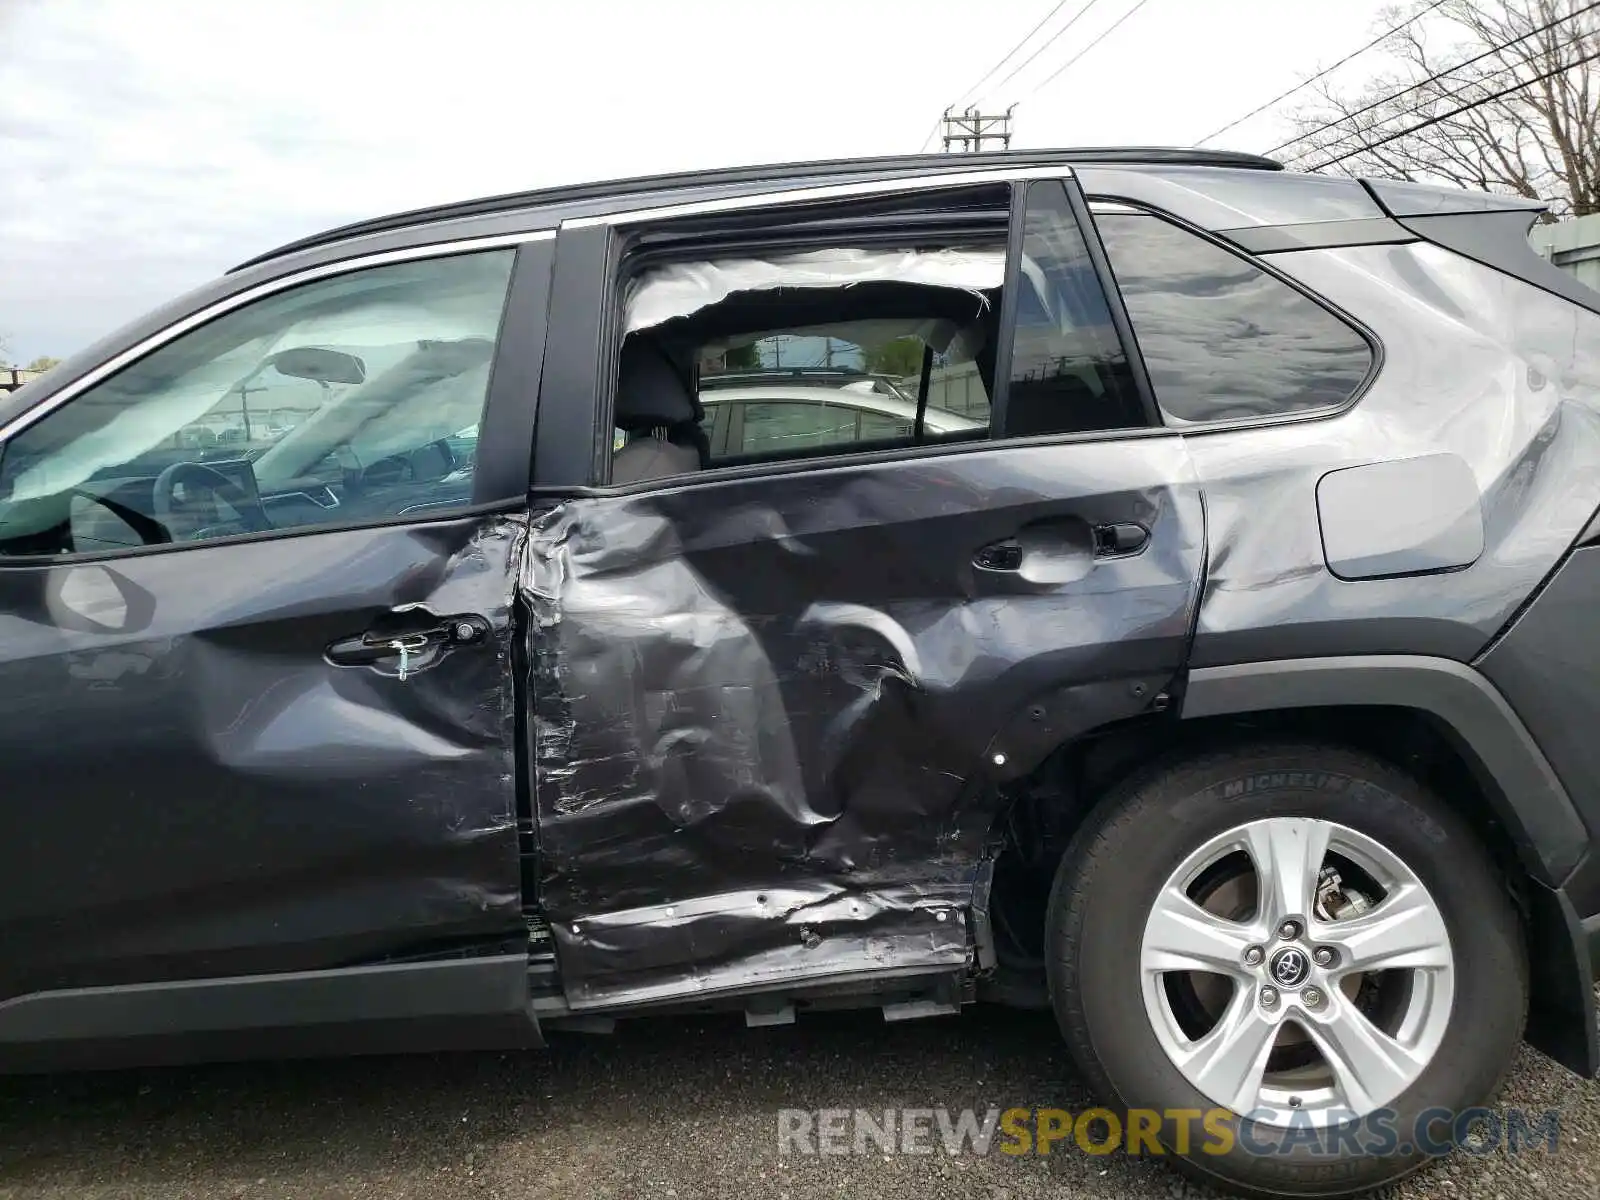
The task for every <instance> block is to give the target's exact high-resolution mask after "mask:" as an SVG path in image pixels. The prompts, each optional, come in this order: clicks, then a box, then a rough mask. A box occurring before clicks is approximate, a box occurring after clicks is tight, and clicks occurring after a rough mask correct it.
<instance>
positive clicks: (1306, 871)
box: [1245, 817, 1328, 929]
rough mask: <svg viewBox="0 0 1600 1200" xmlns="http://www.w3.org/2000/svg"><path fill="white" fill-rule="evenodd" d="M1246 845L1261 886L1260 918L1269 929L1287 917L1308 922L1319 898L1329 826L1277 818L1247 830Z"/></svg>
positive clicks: (1303, 819)
mask: <svg viewBox="0 0 1600 1200" xmlns="http://www.w3.org/2000/svg"><path fill="white" fill-rule="evenodd" d="M1245 841H1246V847H1247V849H1248V851H1249V854H1250V858H1251V860H1252V861H1253V862H1254V863H1255V867H1256V877H1257V879H1258V881H1259V883H1260V891H1259V893H1258V894H1259V896H1260V901H1259V909H1260V917H1261V918H1262V919H1263V920H1265V921H1266V922H1267V927H1268V928H1269V929H1270V928H1272V927H1274V926H1276V925H1277V924H1278V922H1280V921H1282V920H1283V919H1284V918H1285V917H1296V918H1299V919H1302V920H1304V919H1306V918H1308V917H1309V916H1310V913H1311V907H1312V902H1313V901H1314V900H1315V898H1316V891H1317V874H1318V872H1319V871H1321V870H1322V860H1323V859H1324V858H1325V857H1326V856H1327V853H1328V826H1327V824H1326V823H1325V822H1322V821H1314V820H1310V819H1307V818H1300V817H1273V818H1271V819H1269V820H1266V821H1257V822H1256V823H1255V824H1253V825H1249V826H1247V827H1246V829H1245Z"/></svg>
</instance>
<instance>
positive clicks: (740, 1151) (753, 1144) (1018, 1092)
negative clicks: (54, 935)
mask: <svg viewBox="0 0 1600 1200" xmlns="http://www.w3.org/2000/svg"><path fill="white" fill-rule="evenodd" d="M1086 1099H1087V1098H1086V1096H1085V1095H1084V1093H1083V1089H1082V1086H1081V1085H1080V1084H1079V1083H1078V1081H1077V1080H1076V1079H1075V1077H1074V1076H1073V1075H1072V1073H1071V1070H1070V1068H1069V1066H1068V1065H1067V1063H1066V1061H1065V1056H1064V1054H1063V1053H1062V1052H1061V1051H1060V1049H1059V1048H1058V1045H1057V1041H1056V1038H1055V1034H1054V1030H1053V1028H1052V1026H1051V1024H1050V1022H1049V1020H1048V1019H1047V1018H1044V1017H1041V1016H1036V1015H1024V1016H1018V1015H1016V1014H1011V1013H1007V1012H1004V1011H1002V1010H987V1009H980V1010H975V1011H972V1012H970V1013H969V1014H968V1015H966V1016H964V1017H961V1018H959V1019H954V1020H938V1021H923V1022H911V1023H907V1024H903V1025H895V1026H886V1025H884V1024H883V1023H882V1022H881V1020H879V1019H876V1018H875V1017H874V1016H871V1015H868V1014H851V1015H847V1016H835V1017H815V1018H812V1019H811V1020H809V1021H805V1020H803V1021H802V1023H801V1024H799V1025H797V1026H793V1027H789V1028H779V1029H765V1030H748V1031H747V1030H745V1029H744V1028H743V1026H742V1024H741V1023H739V1022H737V1021H731V1020H721V1019H719V1020H701V1021H694V1022H684V1021H653V1022H648V1023H638V1024H635V1025H633V1026H632V1027H628V1026H624V1027H622V1028H621V1029H619V1032H618V1033H617V1035H616V1036H614V1037H610V1038H595V1037H584V1036H579V1035H567V1036H565V1037H563V1038H562V1040H560V1041H559V1042H558V1043H557V1044H556V1045H554V1047H553V1048H552V1050H551V1051H549V1052H547V1053H544V1054H527V1055H500V1054H477V1055H457V1056H440V1057H436V1058H411V1059H403V1058H394V1059H370V1060H353V1061H343V1062H315V1063H287V1064H266V1065H250V1066H223V1067H204V1068H192V1069H182V1070H161V1071H141V1072H130V1073H119V1074H114V1075H112V1074H106V1075H94V1076H71V1077H58V1078H53V1079H44V1078H31V1079H3V1080H0V1197H8V1198H9V1197H35V1196H63V1197H65V1196H71V1197H74V1198H75V1200H77V1198H92V1197H117V1198H119V1200H120V1198H124V1197H127V1198H143V1197H161V1198H163V1200H166V1198H180V1197H206V1198H208V1200H209V1198H212V1197H249V1198H250V1200H265V1198H268V1197H374V1198H376V1197H385V1198H387V1197H417V1198H440V1200H443V1198H447V1197H448V1198H449V1200H458V1198H460V1197H476V1196H483V1197H557V1196H560V1197H567V1196H574V1197H589V1196H595V1197H634V1196H640V1197H644V1196H652V1197H679V1198H682V1200H690V1198H691V1197H700V1196H713V1197H728V1198H730V1200H761V1198H764V1197H768V1196H771V1197H789V1198H791V1200H801V1198H802V1197H824V1196H825V1197H830V1198H837V1197H863V1198H866V1197H870V1198H874V1200H878V1198H883V1200H896V1198H899V1197H905V1198H907V1200H912V1198H915V1200H924V1198H932V1197H945V1196H950V1197H958V1196H959V1197H966V1196H977V1197H985V1198H988V1200H1023V1198H1025V1197H1044V1196H1049V1197H1068V1196H1071V1197H1112V1198H1117V1200H1155V1198H1161V1200H1165V1198H1167V1197H1180V1198H1181V1197H1186V1196H1201V1195H1205V1194H1206V1193H1204V1192H1203V1191H1202V1190H1201V1189H1198V1188H1195V1187H1193V1186H1192V1185H1189V1184H1187V1183H1184V1182H1181V1181H1180V1180H1179V1179H1178V1177H1177V1176H1175V1175H1172V1174H1170V1173H1168V1172H1167V1171H1166V1170H1165V1169H1163V1168H1161V1167H1160V1166H1159V1165H1157V1164H1155V1163H1152V1162H1149V1161H1138V1160H1129V1159H1125V1158H1123V1157H1121V1156H1111V1157H1110V1158H1106V1159H1091V1158H1088V1157H1087V1156H1084V1155H1081V1154H1078V1153H1076V1152H1073V1153H1066V1154H1062V1153H1055V1154H1052V1155H1050V1156H1049V1157H1048V1158H1036V1157H1029V1158H1023V1159H1015V1158H1010V1157H1007V1156H1005V1155H1001V1154H998V1153H993V1154H991V1155H989V1156H987V1157H983V1158H978V1157H970V1156H969V1157H962V1158H956V1159H950V1158H948V1157H946V1156H943V1155H939V1156H929V1157H924V1158H918V1157H904V1156H895V1157H893V1158H888V1157H884V1156H881V1155H875V1156H872V1157H866V1158H860V1157H848V1158H825V1159H824V1158H810V1159H804V1158H802V1159H795V1158H786V1159H784V1160H783V1161H781V1162H780V1160H779V1157H778V1153H777V1148H778V1146H777V1116H776V1114H777V1110H778V1109H780V1108H783V1107H800V1108H823V1107H848V1108H857V1107H859V1108H866V1109H878V1110H882V1109H883V1108H885V1107H898V1106H921V1107H939V1106H946V1107H949V1108H959V1107H964V1106H973V1107H976V1108H979V1109H987V1108H988V1107H990V1106H991V1105H995V1106H999V1107H1001V1108H1005V1107H1010V1106H1012V1105H1025V1104H1041V1105H1055V1106H1060V1107H1067V1108H1071V1107H1082V1106H1084V1104H1085V1103H1086ZM1505 1102H1506V1103H1508V1104H1522V1105H1527V1106H1531V1107H1538V1108H1545V1107H1558V1108H1560V1109H1561V1111H1562V1142H1563V1145H1562V1147H1561V1149H1560V1152H1559V1153H1558V1154H1557V1155H1556V1156H1546V1155H1545V1154H1544V1153H1542V1152H1539V1153H1535V1154H1532V1155H1523V1156H1521V1157H1517V1158H1512V1157H1510V1156H1507V1155H1505V1154H1503V1153H1497V1154H1493V1155H1488V1156H1485V1157H1482V1158H1469V1157H1465V1156H1457V1157H1456V1158H1453V1159H1451V1160H1448V1161H1446V1162H1445V1163H1444V1164H1442V1166H1441V1167H1439V1168H1437V1169H1435V1170H1433V1171H1431V1172H1429V1173H1427V1174H1426V1175H1424V1176H1421V1177H1417V1178H1415V1179H1413V1180H1412V1181H1411V1182H1408V1183H1407V1184H1405V1185H1403V1186H1402V1187H1401V1188H1400V1189H1399V1196H1400V1197H1402V1198H1403V1200H1418V1198H1420V1197H1450V1198H1451V1200H1455V1198H1458V1197H1459V1198H1460V1200H1468V1198H1471V1200H1479V1198H1482V1200H1497V1198H1502V1197H1503V1198H1505V1200H1512V1198H1519V1197H1540V1198H1541V1200H1569V1198H1570V1200H1580V1198H1581V1200H1594V1198H1595V1197H1596V1196H1600V1085H1597V1084H1595V1083H1592V1082H1588V1083H1586V1082H1582V1081H1579V1080H1577V1079H1574V1078H1572V1077H1570V1076H1568V1075H1566V1074H1564V1073H1563V1072H1562V1071H1560V1070H1559V1069H1558V1068H1556V1067H1554V1066H1553V1065H1551V1064H1550V1063H1548V1062H1547V1061H1545V1060H1544V1059H1542V1058H1540V1057H1539V1056H1538V1055H1535V1054H1533V1053H1532V1052H1527V1053H1525V1054H1524V1056H1523V1057H1522V1059H1521V1060H1520V1061H1519V1063H1518V1067H1517V1070H1516V1073H1515V1075H1514V1077H1513V1080H1512V1083H1511V1084H1510V1086H1509V1089H1508V1093H1507V1095H1506V1097H1505Z"/></svg>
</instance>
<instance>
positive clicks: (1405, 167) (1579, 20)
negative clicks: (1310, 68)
mask: <svg viewBox="0 0 1600 1200" xmlns="http://www.w3.org/2000/svg"><path fill="white" fill-rule="evenodd" d="M1430 7H1433V8H1435V11H1433V12H1431V13H1429V14H1428V16H1427V17H1426V18H1424V19H1422V20H1418V21H1415V22H1414V23H1411V24H1407V25H1405V27H1404V28H1401V29H1398V30H1397V31H1396V32H1395V33H1394V34H1393V36H1391V37H1390V38H1388V39H1387V40H1386V42H1385V43H1384V44H1383V46H1382V47H1381V48H1382V49H1383V50H1385V51H1387V52H1388V53H1389V54H1390V55H1391V56H1392V58H1393V60H1394V62H1395V64H1396V65H1395V67H1394V68H1393V69H1391V70H1389V71H1385V72H1383V73H1382V74H1380V75H1379V76H1378V77H1376V78H1373V79H1370V80H1368V81H1367V82H1366V83H1365V84H1364V85H1362V86H1361V87H1360V88H1358V89H1354V90H1349V91H1346V90H1340V89H1339V88H1338V87H1336V86H1334V85H1332V84H1329V83H1322V84H1319V85H1318V86H1317V88H1316V89H1315V92H1316V99H1314V100H1312V101H1310V102H1309V103H1307V104H1305V105H1303V106H1301V107H1300V108H1299V109H1298V110H1297V111H1295V112H1294V114H1293V120H1294V124H1295V131H1296V136H1295V138H1294V140H1292V141H1290V142H1288V143H1286V144H1285V145H1284V146H1280V147H1277V149H1278V150H1280V151H1284V152H1285V153H1284V155H1283V157H1284V158H1285V160H1286V161H1287V162H1289V163H1290V164H1291V165H1292V166H1294V167H1295V168H1296V169H1299V170H1327V171H1332V172H1339V173H1343V174H1347V175H1379V176H1384V177H1386V178H1391V179H1406V180H1414V181H1418V182H1434V183H1449V184H1453V185H1455V186H1457V187H1467V188H1477V189H1480V190H1483V191H1492V192H1508V193H1511V194H1514V195H1518V196H1526V197H1528V198H1530V199H1539V200H1544V201H1546V202H1547V203H1549V204H1550V206H1551V211H1552V214H1553V215H1557V216H1566V215H1572V216H1583V215H1585V214H1588V213H1593V212H1600V61H1597V60H1600V4H1597V3H1595V2H1594V0H1445V3H1443V4H1440V5H1437V6H1433V5H1430V4H1429V3H1427V0H1411V3H1409V4H1407V5H1405V6H1401V7H1395V8H1390V9H1388V10H1386V11H1385V13H1384V14H1383V17H1382V18H1381V20H1382V22H1383V25H1382V27H1384V28H1388V27H1390V26H1397V25H1399V24H1400V23H1401V22H1403V21H1405V19H1406V18H1407V17H1410V16H1413V15H1415V14H1416V13H1418V11H1419V10H1421V9H1425V8H1430ZM1396 135H1398V136H1396Z"/></svg>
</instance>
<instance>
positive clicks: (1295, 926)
mask: <svg viewBox="0 0 1600 1200" xmlns="http://www.w3.org/2000/svg"><path fill="white" fill-rule="evenodd" d="M1278 936H1279V937H1281V938H1282V939H1283V940H1284V941H1286V942H1292V941H1294V939H1295V938H1297V937H1299V936H1300V922H1299V921H1285V922H1284V923H1283V924H1282V925H1279V926H1278Z"/></svg>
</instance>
